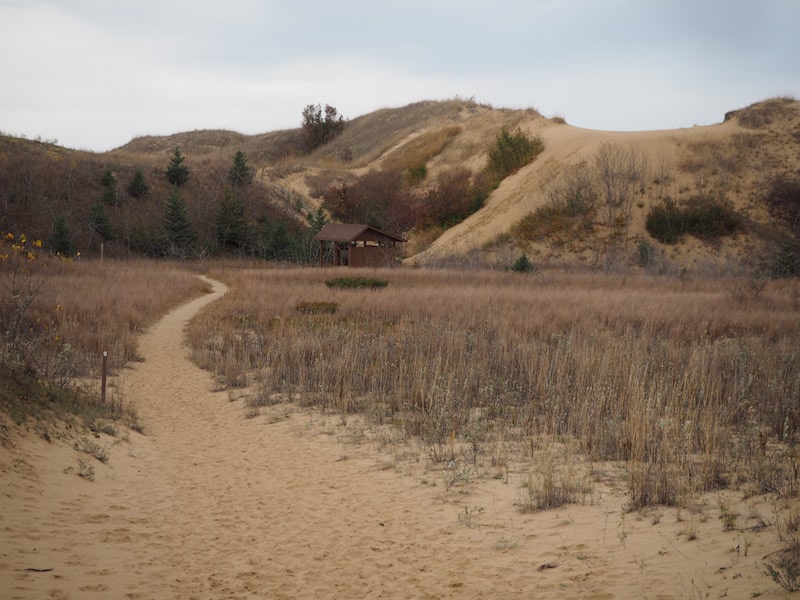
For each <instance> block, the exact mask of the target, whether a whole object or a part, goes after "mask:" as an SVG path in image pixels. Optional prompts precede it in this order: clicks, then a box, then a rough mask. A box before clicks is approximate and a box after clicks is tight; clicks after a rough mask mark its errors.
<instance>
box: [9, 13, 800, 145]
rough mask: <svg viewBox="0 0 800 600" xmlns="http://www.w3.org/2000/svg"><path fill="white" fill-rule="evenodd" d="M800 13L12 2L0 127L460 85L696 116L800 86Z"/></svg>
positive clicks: (113, 137) (101, 132) (166, 119)
mask: <svg viewBox="0 0 800 600" xmlns="http://www.w3.org/2000/svg"><path fill="white" fill-rule="evenodd" d="M798 21H800V4H798V3H797V2H795V1H794V0H761V1H755V0H725V1H723V0H703V1H700V2H697V1H696V0H691V1H690V0H651V1H649V2H646V3H642V2H640V1H638V0H603V1H598V0H529V1H527V2H526V1H522V0H506V1H505V2H504V3H503V4H502V7H500V6H498V5H487V4H486V3H485V2H478V1H477V0H460V1H458V2H456V1H455V0H406V2H403V3H399V2H396V3H395V2H392V3H379V2H374V1H371V2H366V1H361V0H343V1H342V2H339V3H330V2H316V1H309V0H299V1H296V2H292V3H287V2H279V1H277V0H266V1H262V0H229V1H228V2H226V3H224V4H222V3H218V2H212V1H210V0H194V1H192V2H189V1H186V0H173V1H171V2H163V0H160V1H155V0H138V1H136V2H134V1H132V0H118V1H117V2H107V1H106V0H61V1H59V2H55V1H45V0H24V1H23V0H0V39H3V40H4V46H5V47H6V51H5V52H4V53H3V54H2V55H0V78H2V80H3V81H4V93H3V94H2V95H0V129H2V130H4V131H9V132H12V133H18V134H19V133H26V134H28V135H33V136H35V135H42V136H43V137H46V138H53V137H56V138H58V139H59V140H60V141H61V142H62V143H64V144H66V145H71V146H77V147H86V148H92V149H97V150H102V149H108V148H111V147H114V146H118V145H121V144H123V143H125V142H127V141H128V140H129V139H130V137H132V136H133V135H137V134H142V133H172V132H175V131H181V130H185V129H200V128H210V127H227V128H231V129H237V130H239V131H242V132H244V133H256V132H262V131H268V130H271V129H282V128H287V127H294V126H297V124H298V123H299V120H300V113H301V111H302V107H303V106H305V105H306V104H309V103H316V102H322V103H325V102H328V103H331V104H333V105H335V106H336V107H337V108H338V109H339V111H340V112H341V113H342V114H344V115H345V116H348V117H355V116H359V115H360V114H363V113H365V112H368V111H370V110H374V109H376V108H380V107H384V106H401V105H403V104H406V103H408V102H413V101H417V100H423V99H443V98H448V97H453V96H455V95H460V96H466V97H470V96H475V97H476V99H478V100H479V101H482V102H488V103H491V104H494V105H495V106H509V107H529V106H535V107H537V108H539V109H540V110H542V111H543V112H545V113H546V114H563V115H565V116H566V117H567V119H568V120H569V121H570V122H572V123H574V124H579V125H581V126H585V127H590V128H598V129H609V128H614V129H643V128H651V127H653V126H656V127H659V128H660V127H677V126H688V125H691V124H694V123H695V122H700V123H706V122H711V121H713V120H718V119H719V118H721V115H723V114H724V112H725V111H727V110H729V109H731V108H736V107H738V106H742V105H744V104H747V103H749V102H752V101H755V100H759V99H762V98H764V97H767V96H769V95H775V94H787V93H788V94H798V93H800V89H798V85H799V84H798V82H800V72H799V69H798V66H797V61H796V57H797V56H798V55H800V42H798V40H797V38H796V36H795V35H794V29H795V27H796V23H797V22H798Z"/></svg>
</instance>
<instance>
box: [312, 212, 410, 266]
mask: <svg viewBox="0 0 800 600" xmlns="http://www.w3.org/2000/svg"><path fill="white" fill-rule="evenodd" d="M314 239H315V240H317V241H318V242H319V266H320V267H321V266H323V265H324V264H325V243H326V242H328V243H332V244H333V264H334V265H346V266H348V267H389V266H393V265H394V264H395V263H396V261H397V256H396V244H397V242H401V243H402V242H405V241H406V240H404V239H403V238H402V237H400V236H397V235H394V234H392V233H387V232H385V231H381V230H380V229H376V228H375V227H370V226H369V225H358V224H346V223H330V224H329V225H326V226H325V227H323V228H322V229H321V230H320V232H319V233H318V234H317V235H315V236H314Z"/></svg>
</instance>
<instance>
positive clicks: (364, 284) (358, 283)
mask: <svg viewBox="0 0 800 600" xmlns="http://www.w3.org/2000/svg"><path fill="white" fill-rule="evenodd" d="M325 285H327V286H328V287H329V288H340V289H359V288H370V289H373V290H375V289H379V288H385V287H386V286H387V285H389V282H388V281H386V280H385V279H376V278H374V277H336V278H334V279H328V280H327V281H326V282H325Z"/></svg>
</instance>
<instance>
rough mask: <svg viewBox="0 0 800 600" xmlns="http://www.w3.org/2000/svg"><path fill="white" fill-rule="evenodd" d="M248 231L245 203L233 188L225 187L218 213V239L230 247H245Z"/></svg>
mask: <svg viewBox="0 0 800 600" xmlns="http://www.w3.org/2000/svg"><path fill="white" fill-rule="evenodd" d="M248 232H249V227H248V224H247V216H246V215H245V208H244V204H242V202H241V201H240V200H239V198H238V197H237V196H236V194H235V193H234V192H233V190H231V189H230V188H225V194H224V195H223V198H222V202H220V205H219V212H218V213H217V222H216V233H217V241H218V242H219V243H220V245H222V246H225V247H228V248H244V247H245V246H246V244H247V240H248V237H249V236H248Z"/></svg>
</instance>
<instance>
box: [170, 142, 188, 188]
mask: <svg viewBox="0 0 800 600" xmlns="http://www.w3.org/2000/svg"><path fill="white" fill-rule="evenodd" d="M183 161H184V158H183V154H181V149H180V148H175V152H174V153H173V154H172V158H171V159H170V161H169V167H167V180H168V181H169V182H170V183H171V184H172V185H176V186H182V185H183V184H184V183H186V182H187V181H188V180H189V169H188V167H187V166H186V165H185V164H183Z"/></svg>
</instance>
